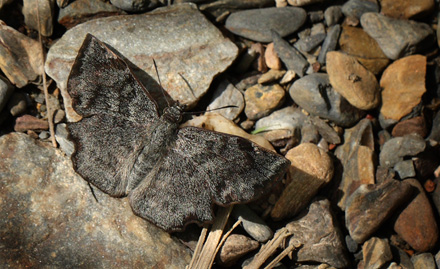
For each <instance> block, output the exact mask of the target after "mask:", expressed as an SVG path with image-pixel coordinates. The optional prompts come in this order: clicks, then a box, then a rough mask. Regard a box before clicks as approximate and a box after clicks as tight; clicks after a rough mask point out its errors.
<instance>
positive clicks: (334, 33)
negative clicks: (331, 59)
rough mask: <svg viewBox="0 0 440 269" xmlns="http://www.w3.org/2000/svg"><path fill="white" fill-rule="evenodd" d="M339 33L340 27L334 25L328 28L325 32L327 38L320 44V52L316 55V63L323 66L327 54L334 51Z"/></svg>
mask: <svg viewBox="0 0 440 269" xmlns="http://www.w3.org/2000/svg"><path fill="white" fill-rule="evenodd" d="M340 33H341V26H340V25H339V24H335V25H333V26H331V27H330V29H329V30H328V32H327V36H326V37H325V39H324V43H323V44H322V47H321V51H320V52H319V55H318V62H319V63H320V64H324V63H325V62H326V56H327V52H330V51H334V50H335V49H336V46H337V45H338V39H339V34H340Z"/></svg>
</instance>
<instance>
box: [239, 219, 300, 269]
mask: <svg viewBox="0 0 440 269" xmlns="http://www.w3.org/2000/svg"><path fill="white" fill-rule="evenodd" d="M291 235H292V234H291V233H290V232H289V231H288V230H287V229H286V228H282V229H280V230H278V231H277V232H276V233H275V235H274V237H273V239H272V240H270V241H269V242H267V243H266V244H265V245H263V246H262V247H261V249H260V251H259V252H258V253H257V255H255V257H254V259H253V260H252V262H251V263H249V264H248V265H246V266H245V267H243V269H257V268H261V266H262V265H263V264H264V263H265V262H266V261H267V259H269V257H270V256H272V255H273V254H274V253H275V252H276V251H277V249H278V247H279V246H280V245H281V244H282V243H283V242H284V239H285V238H287V237H289V236H291ZM288 253H290V252H288ZM288 253H286V255H287V254H288Z"/></svg>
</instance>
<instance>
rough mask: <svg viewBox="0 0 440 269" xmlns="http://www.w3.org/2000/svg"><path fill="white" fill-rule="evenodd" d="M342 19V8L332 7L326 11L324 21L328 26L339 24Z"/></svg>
mask: <svg viewBox="0 0 440 269" xmlns="http://www.w3.org/2000/svg"><path fill="white" fill-rule="evenodd" d="M341 18H342V9H341V6H330V7H328V8H327V9H326V10H325V11H324V20H325V23H326V24H327V26H333V25H335V24H337V23H338V22H339V21H340V20H341Z"/></svg>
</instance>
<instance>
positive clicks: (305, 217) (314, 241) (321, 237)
mask: <svg viewBox="0 0 440 269" xmlns="http://www.w3.org/2000/svg"><path fill="white" fill-rule="evenodd" d="M303 212H304V214H301V216H300V217H299V218H296V219H295V220H293V221H291V222H290V223H288V224H287V225H286V228H287V229H288V230H289V232H291V233H292V237H291V238H290V239H289V241H288V244H289V245H293V246H301V247H300V248H298V249H297V250H295V260H296V262H315V263H316V262H318V263H326V264H328V265H330V266H333V267H336V268H346V267H348V266H349V261H348V258H347V250H346V247H345V244H344V241H343V236H342V232H341V230H340V228H339V227H338V224H337V222H336V221H335V214H334V213H333V212H332V209H331V206H330V202H329V201H328V200H327V199H322V198H316V199H315V200H314V201H313V202H312V203H311V204H310V206H309V207H308V209H307V210H304V211H303Z"/></svg>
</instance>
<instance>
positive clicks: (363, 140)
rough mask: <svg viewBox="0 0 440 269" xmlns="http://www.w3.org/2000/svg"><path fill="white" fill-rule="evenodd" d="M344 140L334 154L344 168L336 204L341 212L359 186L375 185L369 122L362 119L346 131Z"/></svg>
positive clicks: (371, 133) (371, 136)
mask: <svg viewBox="0 0 440 269" xmlns="http://www.w3.org/2000/svg"><path fill="white" fill-rule="evenodd" d="M344 140H345V143H344V144H343V145H341V146H339V147H338V148H337V149H336V152H335V154H336V156H337V157H338V159H339V160H341V164H342V166H343V168H344V169H343V170H344V172H343V174H342V180H341V183H340V184H339V192H340V198H339V202H338V206H339V207H340V208H341V209H343V210H344V209H345V201H346V200H347V198H348V197H349V196H350V195H351V194H352V193H353V192H354V191H355V190H356V189H357V188H358V187H359V186H361V185H362V184H374V183H375V181H374V178H375V177H374V170H375V165H374V163H375V156H374V138H373V127H372V125H371V122H370V120H368V119H363V120H361V121H360V122H359V123H358V124H357V125H356V126H354V127H353V128H350V129H346V130H345V134H344Z"/></svg>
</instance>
